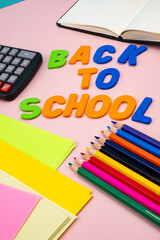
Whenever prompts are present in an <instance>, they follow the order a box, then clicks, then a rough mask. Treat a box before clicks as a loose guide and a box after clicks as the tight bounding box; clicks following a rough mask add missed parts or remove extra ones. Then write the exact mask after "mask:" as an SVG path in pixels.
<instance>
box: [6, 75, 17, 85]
mask: <svg viewBox="0 0 160 240" xmlns="http://www.w3.org/2000/svg"><path fill="white" fill-rule="evenodd" d="M17 80H18V77H17V76H14V75H11V76H10V77H9V79H8V80H7V83H12V84H14V83H16V82H17Z"/></svg>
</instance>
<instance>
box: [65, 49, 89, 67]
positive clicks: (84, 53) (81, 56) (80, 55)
mask: <svg viewBox="0 0 160 240" xmlns="http://www.w3.org/2000/svg"><path fill="white" fill-rule="evenodd" d="M89 55H90V46H81V47H80V48H79V49H78V50H77V52H76V53H75V54H74V55H73V57H72V58H71V59H70V60H69V64H75V63H76V62H78V61H80V62H81V63H82V64H88V63H89Z"/></svg>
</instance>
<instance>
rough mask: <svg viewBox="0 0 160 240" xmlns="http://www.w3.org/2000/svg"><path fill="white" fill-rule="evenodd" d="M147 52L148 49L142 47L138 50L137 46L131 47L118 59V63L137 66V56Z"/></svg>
mask: <svg viewBox="0 0 160 240" xmlns="http://www.w3.org/2000/svg"><path fill="white" fill-rule="evenodd" d="M146 50H147V47H145V46H140V47H138V48H137V46H136V45H132V44H131V45H129V46H128V47H127V48H126V49H125V50H124V52H123V53H122V54H121V56H120V57H119V58H118V60H117V62H119V63H122V64H125V63H126V62H127V61H128V63H129V65H131V66H136V64H137V56H138V55H139V54H141V53H143V52H145V51H146Z"/></svg>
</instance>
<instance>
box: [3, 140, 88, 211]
mask: <svg viewBox="0 0 160 240" xmlns="http://www.w3.org/2000/svg"><path fill="white" fill-rule="evenodd" d="M0 146H1V149H2V151H1V161H0V169H2V170H3V171H4V172H6V173H8V174H9V175H11V176H13V177H15V178H16V179H18V180H19V181H21V182H23V183H24V184H26V185H27V186H29V187H31V188H32V189H34V190H35V191H36V192H38V193H40V194H41V195H43V196H45V197H46V198H48V199H50V200H51V201H53V202H55V203H56V204H58V205H60V206H61V207H63V208H65V209H66V210H68V211H69V212H71V213H73V214H77V213H78V212H79V211H80V210H81V209H82V208H83V207H84V205H85V204H86V203H87V202H88V201H89V200H90V199H91V197H92V196H91V190H90V189H88V188H86V187H84V186H82V185H80V184H78V183H76V182H75V181H73V180H71V179H70V178H68V177H66V176H64V175H63V174H61V173H59V172H57V171H56V170H54V169H52V168H50V167H48V166H47V165H45V164H43V163H41V162H40V161H38V160H36V159H34V158H33V157H31V156H29V155H27V154H25V153H24V152H22V151H20V150H18V149H17V148H15V147H13V146H11V145H9V144H8V143H6V142H4V141H2V140H0Z"/></svg>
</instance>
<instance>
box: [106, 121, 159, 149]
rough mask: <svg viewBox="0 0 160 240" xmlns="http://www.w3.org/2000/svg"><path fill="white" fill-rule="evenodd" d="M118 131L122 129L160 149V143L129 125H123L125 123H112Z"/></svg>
mask: <svg viewBox="0 0 160 240" xmlns="http://www.w3.org/2000/svg"><path fill="white" fill-rule="evenodd" d="M111 122H112V123H113V124H114V125H115V126H116V127H117V128H118V129H121V130H123V131H125V132H127V133H129V134H131V135H133V136H135V137H137V138H139V139H141V140H143V141H144V142H147V143H149V144H151V145H153V146H154V147H156V148H159V149H160V142H159V141H158V140H156V139H154V138H152V137H150V136H148V135H146V134H144V133H142V132H140V131H138V130H136V129H135V128H132V127H130V126H128V125H127V124H123V123H119V122H115V121H111Z"/></svg>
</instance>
